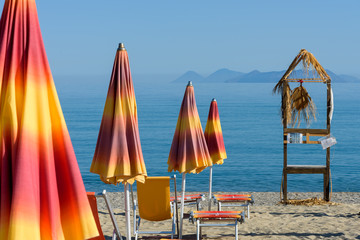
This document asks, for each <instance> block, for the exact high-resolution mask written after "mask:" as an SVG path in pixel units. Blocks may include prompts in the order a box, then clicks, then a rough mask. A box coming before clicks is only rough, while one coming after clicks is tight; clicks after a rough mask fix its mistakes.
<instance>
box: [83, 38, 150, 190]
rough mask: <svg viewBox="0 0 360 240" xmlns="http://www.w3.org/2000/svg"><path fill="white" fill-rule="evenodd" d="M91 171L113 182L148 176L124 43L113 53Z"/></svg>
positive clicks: (103, 179) (105, 180)
mask: <svg viewBox="0 0 360 240" xmlns="http://www.w3.org/2000/svg"><path fill="white" fill-rule="evenodd" d="M90 172H92V173H97V174H99V175H100V178H101V180H102V181H103V182H105V183H111V184H115V185H116V184H118V183H121V182H123V183H126V182H127V183H130V184H133V183H134V181H135V180H137V181H139V182H144V181H145V176H147V174H146V168H145V163H144V158H143V154H142V150H141V144H140V136H139V128H138V118H137V108H136V99H135V92H134V87H133V82H132V78H131V72H130V66H129V58H128V54H127V51H126V50H125V47H124V45H123V44H120V45H119V48H118V50H117V52H116V56H115V61H114V66H113V70H112V75H111V79H110V84H109V89H108V93H107V98H106V102H105V107H104V113H103V117H102V121H101V125H100V131H99V136H98V140H97V144H96V149H95V154H94V158H93V162H92V164H91V168H90Z"/></svg>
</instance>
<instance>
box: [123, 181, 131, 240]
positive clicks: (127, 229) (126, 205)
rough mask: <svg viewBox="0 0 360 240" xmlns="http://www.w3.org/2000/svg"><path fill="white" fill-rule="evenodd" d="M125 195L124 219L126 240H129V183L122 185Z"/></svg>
mask: <svg viewBox="0 0 360 240" xmlns="http://www.w3.org/2000/svg"><path fill="white" fill-rule="evenodd" d="M124 194H125V219H126V239H127V240H131V227H130V196H129V183H128V182H126V183H125V184H124Z"/></svg>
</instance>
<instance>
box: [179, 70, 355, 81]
mask: <svg viewBox="0 0 360 240" xmlns="http://www.w3.org/2000/svg"><path fill="white" fill-rule="evenodd" d="M326 72H327V73H328V74H329V76H330V77H331V79H332V82H334V83H360V78H358V77H355V76H350V75H345V74H335V73H334V72H332V71H330V70H326ZM284 73H285V70H283V71H272V72H260V71H258V70H254V71H251V72H249V73H243V72H237V71H233V70H230V69H227V68H222V69H219V70H217V71H215V72H214V73H212V74H210V75H209V76H207V77H204V76H202V75H200V74H198V73H196V72H195V71H188V72H186V73H184V74H183V75H181V76H180V77H178V78H177V79H175V80H174V82H183V83H186V82H188V81H193V82H225V83H276V82H278V81H279V80H280V78H281V77H282V76H283V75H284Z"/></svg>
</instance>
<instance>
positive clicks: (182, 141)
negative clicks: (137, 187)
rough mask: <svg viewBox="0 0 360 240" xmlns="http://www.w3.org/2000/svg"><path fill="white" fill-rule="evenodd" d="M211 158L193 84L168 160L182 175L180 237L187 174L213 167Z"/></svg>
mask: <svg viewBox="0 0 360 240" xmlns="http://www.w3.org/2000/svg"><path fill="white" fill-rule="evenodd" d="M211 165H212V162H211V158H210V154H209V150H208V147H207V145H206V141H205V137H204V132H203V130H202V127H201V122H200V118H199V113H198V110H197V107H196V101H195V94H194V87H193V86H192V83H191V82H189V84H188V85H187V87H186V90H185V94H184V98H183V101H182V104H181V108H180V113H179V117H178V121H177V124H176V129H175V134H174V138H173V141H172V144H171V149H170V154H169V158H168V171H169V172H171V171H178V172H179V173H182V196H181V214H180V218H181V219H180V237H179V238H181V237H182V222H183V215H184V195H185V182H186V175H185V174H186V173H199V172H201V171H202V170H204V169H205V168H206V167H208V166H211Z"/></svg>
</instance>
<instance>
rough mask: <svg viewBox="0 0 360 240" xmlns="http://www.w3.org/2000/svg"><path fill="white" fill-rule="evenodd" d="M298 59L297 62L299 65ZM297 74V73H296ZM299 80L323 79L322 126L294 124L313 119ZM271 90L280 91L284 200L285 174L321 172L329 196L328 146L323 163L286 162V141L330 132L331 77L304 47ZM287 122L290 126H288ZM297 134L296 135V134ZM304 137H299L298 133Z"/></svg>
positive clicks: (283, 189) (301, 139)
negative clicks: (324, 105)
mask: <svg viewBox="0 0 360 240" xmlns="http://www.w3.org/2000/svg"><path fill="white" fill-rule="evenodd" d="M300 63H302V64H301V65H299V64H300ZM298 65H299V66H302V72H301V74H296V71H295V68H296V67H297V66H298ZM299 75H300V76H299ZM290 82H298V83H299V84H300V86H299V87H297V88H295V89H294V90H291V89H290V84H289V83H290ZM303 82H311V83H324V84H326V87H327V88H326V89H327V113H326V114H327V117H326V128H325V129H311V128H296V125H297V127H299V126H300V121H301V119H304V120H305V122H306V123H307V124H308V125H310V122H311V120H312V119H316V116H315V112H316V107H315V104H314V103H313V101H312V99H311V97H310V96H309V94H308V92H307V91H306V89H305V88H304V87H303V86H302V83H303ZM274 92H277V93H281V96H282V98H281V101H282V104H281V114H282V123H283V133H284V166H283V181H282V192H283V201H284V202H287V200H288V199H287V175H288V174H323V175H324V199H325V200H327V201H329V200H330V191H329V185H330V147H329V148H327V149H326V164H325V165H288V164H287V150H288V149H287V145H288V143H289V141H288V139H289V138H288V137H289V136H290V135H291V134H293V135H294V134H297V136H298V138H299V139H300V142H301V143H303V144H319V143H320V142H319V141H310V137H313V136H316V137H319V136H328V135H330V122H331V118H332V90H331V79H330V77H329V75H328V74H327V73H326V71H325V70H324V68H323V67H322V66H321V65H320V64H319V62H318V61H317V60H316V58H315V57H314V56H313V55H312V54H311V53H310V52H308V51H306V50H305V49H302V50H301V51H300V52H299V54H298V55H297V56H296V57H295V59H294V61H293V62H292V63H291V65H290V66H289V68H288V70H287V71H286V72H285V74H284V76H282V78H281V79H280V81H279V82H278V83H277V84H276V86H275V88H274ZM289 126H290V127H289ZM299 136H300V137H299ZM303 136H304V137H305V138H306V139H305V140H303V138H302V137H303Z"/></svg>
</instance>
